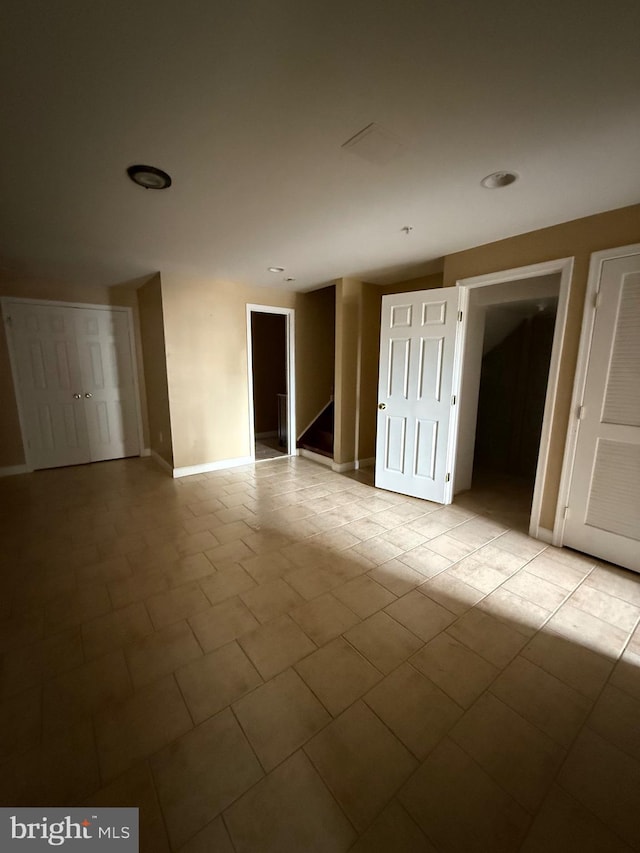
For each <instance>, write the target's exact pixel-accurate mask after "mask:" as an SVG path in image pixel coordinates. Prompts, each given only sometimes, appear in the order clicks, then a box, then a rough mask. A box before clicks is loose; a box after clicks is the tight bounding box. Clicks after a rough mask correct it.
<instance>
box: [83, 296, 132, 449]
mask: <svg viewBox="0 0 640 853" xmlns="http://www.w3.org/2000/svg"><path fill="white" fill-rule="evenodd" d="M73 311H74V314H75V334H76V341H77V347H78V353H79V362H80V371H81V385H82V398H83V403H84V410H85V417H86V423H87V431H88V441H89V451H90V456H91V461H92V462H99V461H101V460H103V459H117V458H120V457H123V456H137V455H138V454H139V453H140V442H139V438H138V415H137V409H136V396H135V384H134V368H133V359H132V353H131V343H130V338H129V318H128V313H127V311H126V310H120V309H118V308H112V309H106V308H95V309H94V308H74V309H73Z"/></svg>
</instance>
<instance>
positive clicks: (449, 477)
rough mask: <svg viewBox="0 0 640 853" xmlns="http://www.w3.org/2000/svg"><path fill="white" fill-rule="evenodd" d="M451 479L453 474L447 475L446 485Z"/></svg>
mask: <svg viewBox="0 0 640 853" xmlns="http://www.w3.org/2000/svg"><path fill="white" fill-rule="evenodd" d="M450 479H451V474H446V475H445V478H444V481H445V483H448V482H449V480H450Z"/></svg>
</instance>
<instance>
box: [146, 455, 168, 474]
mask: <svg viewBox="0 0 640 853" xmlns="http://www.w3.org/2000/svg"><path fill="white" fill-rule="evenodd" d="M148 455H149V456H151V458H152V459H153V461H154V462H156V463H157V464H158V465H159V466H160V467H161V468H162V469H163V470H164V471H166V472H167V473H168V474H171V476H172V477H173V476H174V474H173V468H172V466H171V465H169V463H168V462H167V460H166V459H163V458H162V456H160V454H159V453H156V451H155V450H151V451H150V452H149V454H148Z"/></svg>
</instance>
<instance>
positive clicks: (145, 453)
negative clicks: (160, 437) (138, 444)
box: [140, 447, 151, 456]
mask: <svg viewBox="0 0 640 853" xmlns="http://www.w3.org/2000/svg"><path fill="white" fill-rule="evenodd" d="M140 456H151V448H150V447H143V448H142V450H141V451H140Z"/></svg>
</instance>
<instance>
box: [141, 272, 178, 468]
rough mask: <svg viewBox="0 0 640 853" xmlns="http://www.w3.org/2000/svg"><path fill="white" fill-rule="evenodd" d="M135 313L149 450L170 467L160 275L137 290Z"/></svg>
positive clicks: (171, 460)
mask: <svg viewBox="0 0 640 853" xmlns="http://www.w3.org/2000/svg"><path fill="white" fill-rule="evenodd" d="M137 296H138V312H139V316H140V337H141V342H142V356H143V363H144V375H145V380H146V388H147V410H148V415H149V447H150V448H151V450H153V451H154V452H155V453H157V454H158V455H159V456H161V457H162V458H163V459H164V460H165V462H167V463H168V464H169V465H173V452H172V443H171V418H170V415H169V390H168V386H167V359H166V350H165V340H164V317H163V312H162V286H161V280H160V275H159V274H158V275H155V276H154V277H153V278H152V279H151V280H150V281H148V282H147V283H146V284H144V285H143V286H142V287H140V288H139V290H138V292H137Z"/></svg>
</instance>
